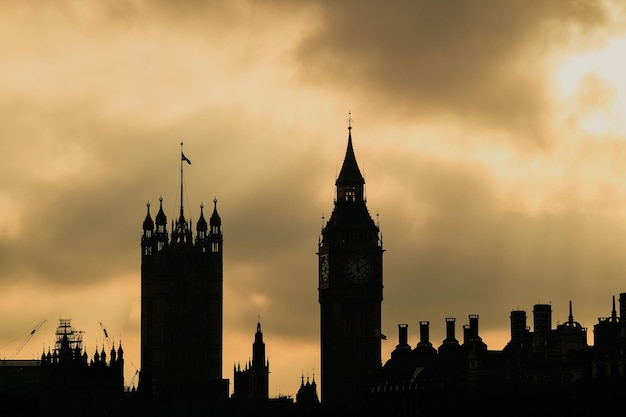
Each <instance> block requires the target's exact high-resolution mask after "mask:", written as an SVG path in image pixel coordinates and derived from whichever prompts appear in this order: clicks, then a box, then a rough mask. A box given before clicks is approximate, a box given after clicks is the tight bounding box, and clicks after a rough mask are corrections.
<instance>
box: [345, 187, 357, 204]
mask: <svg viewBox="0 0 626 417" xmlns="http://www.w3.org/2000/svg"><path fill="white" fill-rule="evenodd" d="M355 199H356V190H355V188H354V187H346V201H355Z"/></svg>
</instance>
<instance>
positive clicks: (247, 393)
mask: <svg viewBox="0 0 626 417" xmlns="http://www.w3.org/2000/svg"><path fill="white" fill-rule="evenodd" d="M233 375H234V376H233V385H234V387H233V388H234V392H233V395H232V398H234V399H242V400H252V401H258V400H266V399H268V398H269V380H270V363H269V361H268V360H266V358H265V342H263V332H262V331H261V323H260V322H258V323H257V325H256V333H255V334H254V343H253V344H252V360H251V361H248V363H247V364H246V365H244V368H243V369H242V368H241V364H238V365H236V366H235V369H234V370H233Z"/></svg>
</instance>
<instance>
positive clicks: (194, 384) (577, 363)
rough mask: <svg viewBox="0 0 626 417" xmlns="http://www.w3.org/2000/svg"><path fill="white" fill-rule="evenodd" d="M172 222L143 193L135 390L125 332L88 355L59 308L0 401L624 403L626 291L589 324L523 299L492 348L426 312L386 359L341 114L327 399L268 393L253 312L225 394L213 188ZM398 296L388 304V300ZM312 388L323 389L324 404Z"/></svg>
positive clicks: (493, 410) (370, 405) (375, 268)
mask: <svg viewBox="0 0 626 417" xmlns="http://www.w3.org/2000/svg"><path fill="white" fill-rule="evenodd" d="M183 163H190V162H189V160H188V159H187V158H185V156H184V155H183V154H182V150H181V186H180V187H181V188H180V191H181V201H180V211H179V215H178V218H177V219H176V220H175V221H172V222H171V228H170V229H169V231H168V228H167V218H166V216H165V213H164V211H163V199H162V198H160V199H159V203H160V204H159V210H158V213H157V214H156V216H155V219H154V220H153V218H152V215H151V213H150V205H149V204H148V206H147V213H146V216H145V219H144V222H143V226H142V232H143V233H142V239H141V294H142V306H141V370H140V374H139V378H140V379H139V389H138V391H137V392H136V391H134V390H125V389H124V380H123V374H124V372H123V369H124V352H123V349H122V347H121V344H120V345H119V346H118V347H117V349H116V348H115V347H112V348H111V349H110V351H106V350H105V349H104V347H102V348H101V349H98V348H96V350H95V352H94V353H93V356H92V357H91V358H90V357H89V356H88V355H87V353H86V352H85V349H84V347H83V345H82V335H81V332H80V331H77V330H75V329H73V328H72V326H71V323H70V321H69V320H68V319H61V320H60V324H59V327H58V328H57V332H56V342H55V347H54V349H53V350H52V351H50V350H48V352H44V353H42V356H41V358H40V359H37V360H30V361H27V360H19V359H16V360H13V359H11V360H1V361H0V411H1V412H2V414H4V415H19V414H23V415H35V414H36V415H42V416H55V417H56V416H63V417H72V416H85V415H89V416H92V415H93V416H96V415H102V416H116V417H126V416H128V417H144V416H145V417H152V416H159V417H161V416H200V415H201V416H224V417H231V416H232V417H247V416H255V417H263V416H272V417H282V416H284V417H316V416H329V415H348V414H349V415H352V414H357V415H362V416H372V415H384V416H389V417H428V416H441V415H469V414H481V415H483V416H501V415H506V416H529V415H532V416H550V417H552V416H555V415H567V416H576V417H577V416H587V415H602V414H609V413H615V414H619V413H622V414H623V411H624V410H625V409H626V400H624V393H625V392H626V292H624V293H621V294H620V295H619V308H617V306H616V300H615V297H613V302H612V306H611V312H610V314H609V315H608V316H606V317H600V318H599V319H598V322H597V323H596V324H595V325H594V326H593V339H594V340H593V344H592V345H590V344H588V341H587V339H588V337H589V335H588V330H587V327H585V326H583V325H582V324H581V323H579V322H577V321H576V320H575V319H574V314H573V306H572V303H571V302H570V304H569V315H568V317H567V319H566V320H564V321H563V322H562V323H561V324H558V325H556V326H553V324H552V306H551V305H550V304H535V305H534V306H533V309H532V327H531V326H529V325H528V324H527V321H528V317H527V313H526V311H525V310H512V311H511V313H510V316H509V320H510V340H509V342H508V343H507V344H506V346H504V348H503V349H502V350H491V349H489V348H488V346H487V344H486V343H485V342H484V341H483V339H482V337H481V335H480V331H479V316H478V315H477V314H469V315H468V316H467V324H463V325H462V327H461V332H460V334H459V335H458V336H457V329H456V327H457V320H456V318H454V317H447V318H446V319H445V329H446V333H445V338H444V340H443V341H441V342H440V343H435V344H433V342H432V341H431V340H430V325H431V323H430V322H429V321H426V320H422V321H419V331H418V338H417V341H416V342H411V340H410V335H409V325H408V324H406V323H400V324H398V340H397V342H398V343H397V345H396V346H395V349H394V350H393V351H392V352H391V355H390V357H389V358H387V359H386V360H385V362H384V365H383V361H382V358H381V340H382V339H385V338H386V337H385V336H384V335H383V334H382V332H381V331H382V328H381V305H382V299H383V264H382V261H383V252H384V250H383V245H382V239H381V235H380V230H379V227H378V225H377V224H376V223H375V222H374V220H373V219H372V217H371V216H370V214H369V212H368V209H367V205H366V198H365V180H364V179H363V176H362V175H361V172H360V170H359V167H358V164H357V161H356V157H355V153H354V149H353V143H352V126H351V125H349V126H348V143H347V149H346V153H345V157H344V161H343V165H342V168H341V171H340V173H339V175H338V176H337V179H336V182H335V187H336V196H335V201H334V208H333V212H332V214H331V216H330V218H329V219H328V221H327V222H326V224H325V225H323V228H322V231H321V237H320V240H319V243H318V251H317V255H318V260H319V266H318V267H319V271H318V272H319V275H318V301H319V304H320V325H321V331H320V353H321V382H320V388H321V390H320V392H321V398H320V397H318V393H317V387H318V384H317V382H316V380H315V376H313V379H312V381H310V380H309V378H308V376H307V378H306V382H305V377H304V374H302V376H301V384H300V388H299V390H298V393H297V395H296V398H295V402H294V401H293V399H292V398H290V397H281V396H279V397H278V398H270V397H269V373H270V371H269V361H268V360H267V358H266V354H265V341H264V339H263V337H264V335H263V332H262V330H261V324H260V321H259V322H257V326H256V332H255V335H254V341H253V343H252V359H251V360H249V361H248V362H247V363H246V364H244V366H243V367H242V366H241V365H239V366H236V367H235V368H234V370H233V380H234V384H233V386H234V392H233V395H232V396H231V397H229V381H228V379H224V378H223V377H222V333H223V328H222V326H223V313H222V311H223V305H222V296H223V289H222V285H223V267H222V262H223V238H222V230H221V219H220V216H219V215H218V213H217V200H215V199H214V200H213V213H212V215H211V216H210V218H209V221H208V222H207V220H206V219H205V217H204V207H203V206H202V205H201V206H200V216H199V219H198V221H197V222H196V225H195V236H194V234H193V232H192V222H191V220H187V219H186V218H185V213H184V207H183V204H182V195H183V177H182V175H183ZM391 302H393V300H391ZM320 400H321V401H320Z"/></svg>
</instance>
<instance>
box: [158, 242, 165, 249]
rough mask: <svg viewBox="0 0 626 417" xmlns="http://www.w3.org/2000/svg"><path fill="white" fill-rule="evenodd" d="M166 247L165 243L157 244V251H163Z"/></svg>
mask: <svg viewBox="0 0 626 417" xmlns="http://www.w3.org/2000/svg"><path fill="white" fill-rule="evenodd" d="M164 247H165V243H164V242H159V243H157V250H158V251H162V250H163V248H164Z"/></svg>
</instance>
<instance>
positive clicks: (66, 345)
mask: <svg viewBox="0 0 626 417" xmlns="http://www.w3.org/2000/svg"><path fill="white" fill-rule="evenodd" d="M56 338H57V339H56V342H55V345H54V349H53V350H52V352H51V351H50V350H48V352H47V353H43V354H42V355H41V362H40V379H39V398H38V404H39V409H38V411H37V414H38V415H41V416H76V417H78V416H84V415H115V414H116V413H120V412H125V411H126V410H125V404H124V400H123V393H124V351H123V349H122V346H121V343H120V345H119V346H118V348H117V349H115V347H114V346H113V347H111V350H110V352H109V353H108V357H107V352H106V351H105V349H104V346H103V347H102V349H101V351H100V352H98V350H97V349H96V351H95V352H94V354H93V356H92V358H91V359H89V357H88V355H87V352H86V351H85V350H84V348H83V340H82V332H81V331H79V330H76V329H74V328H73V327H72V325H71V320H70V319H60V320H59V325H58V327H57V329H56Z"/></svg>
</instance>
